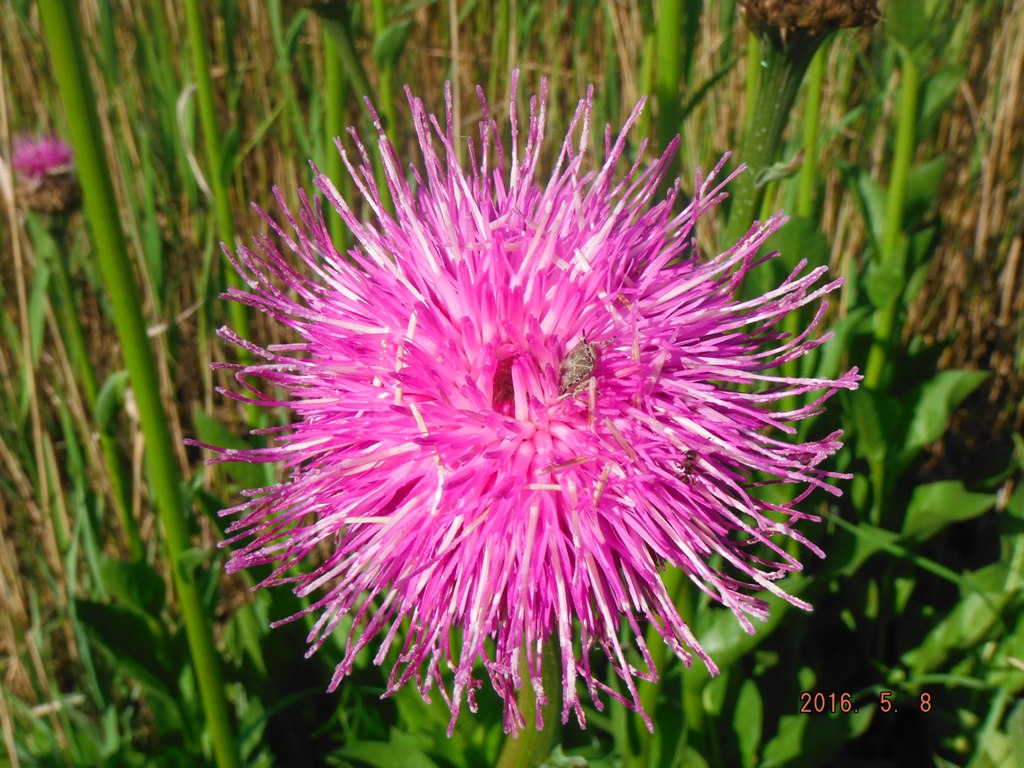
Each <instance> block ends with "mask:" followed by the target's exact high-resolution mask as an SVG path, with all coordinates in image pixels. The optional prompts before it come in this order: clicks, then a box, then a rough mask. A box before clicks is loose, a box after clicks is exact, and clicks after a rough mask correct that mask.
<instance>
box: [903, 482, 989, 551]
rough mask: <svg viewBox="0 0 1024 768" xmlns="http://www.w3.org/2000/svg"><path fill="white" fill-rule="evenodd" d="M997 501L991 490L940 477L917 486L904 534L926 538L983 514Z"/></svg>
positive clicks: (904, 523)
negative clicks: (981, 490) (971, 488)
mask: <svg viewBox="0 0 1024 768" xmlns="http://www.w3.org/2000/svg"><path fill="white" fill-rule="evenodd" d="M994 505H995V496H994V495H993V494H990V493H974V492H972V491H968V490H967V489H966V488H964V484H963V482H961V481H960V480H940V481H939V482H936V483H929V484H927V485H919V486H917V487H916V488H914V492H913V494H912V495H911V497H910V503H909V504H908V505H907V513H906V517H905V518H904V521H903V534H904V535H905V536H911V537H914V538H915V539H918V540H920V541H923V540H925V539H928V538H930V537H931V536H934V535H935V534H936V533H938V532H939V531H941V530H942V529H943V528H945V527H946V526H947V525H951V524H953V523H959V522H961V521H963V520H970V519H972V518H975V517H978V516H979V515H983V514H984V513H985V512H987V511H988V510H990V509H992V507H993V506H994Z"/></svg>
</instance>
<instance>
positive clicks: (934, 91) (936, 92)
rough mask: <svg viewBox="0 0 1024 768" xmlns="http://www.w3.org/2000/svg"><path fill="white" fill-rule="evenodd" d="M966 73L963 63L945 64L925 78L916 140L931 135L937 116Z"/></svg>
mask: <svg viewBox="0 0 1024 768" xmlns="http://www.w3.org/2000/svg"><path fill="white" fill-rule="evenodd" d="M966 74H967V70H966V69H965V68H964V67H963V65H961V64H959V63H956V64H946V65H945V66H943V67H942V68H941V69H940V70H939V71H938V72H935V73H934V74H931V75H929V76H928V78H927V79H926V80H925V82H924V88H923V89H922V93H921V118H920V120H919V121H918V125H917V138H918V141H924V140H925V139H926V138H928V137H929V136H931V135H932V131H933V130H934V129H935V124H936V123H937V122H938V120H939V117H940V116H941V115H942V113H943V112H944V111H945V110H946V109H947V108H948V107H950V106H951V105H952V103H953V99H954V98H955V97H956V95H957V93H958V92H959V90H960V84H961V83H962V82H963V81H964V76H965V75H966Z"/></svg>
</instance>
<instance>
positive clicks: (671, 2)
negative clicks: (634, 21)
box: [654, 0, 686, 147]
mask: <svg viewBox="0 0 1024 768" xmlns="http://www.w3.org/2000/svg"><path fill="white" fill-rule="evenodd" d="M682 26H683V3H682V0H658V21H657V24H655V27H654V50H655V60H656V61H657V64H656V66H655V68H654V73H655V74H654V93H655V95H656V96H657V97H658V125H657V128H658V144H659V146H661V147H665V146H666V145H667V144H668V143H669V141H671V139H672V137H674V136H675V135H676V134H677V133H679V122H680V113H681V111H682V103H681V99H682V96H681V94H680V92H679V81H680V79H681V78H685V76H686V75H685V73H684V72H681V71H680V65H681V64H682V51H681V50H680V49H681V43H682Z"/></svg>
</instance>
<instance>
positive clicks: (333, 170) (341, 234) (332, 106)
mask: <svg viewBox="0 0 1024 768" xmlns="http://www.w3.org/2000/svg"><path fill="white" fill-rule="evenodd" d="M324 90H325V91H327V97H326V98H327V106H326V109H325V115H324V122H325V124H326V128H327V151H326V157H325V159H324V173H326V174H327V178H329V179H330V180H331V181H333V182H334V184H335V186H337V187H338V189H339V191H341V190H342V187H343V185H344V183H345V182H346V180H347V174H346V173H345V166H344V163H342V162H341V154H340V153H339V152H338V148H337V147H336V146H335V145H334V140H335V139H336V138H339V137H340V136H342V135H343V134H344V133H345V78H344V77H343V75H342V68H341V56H339V55H338V51H337V50H336V49H335V47H334V45H332V44H331V41H330V37H329V36H328V34H327V31H326V30H325V31H324ZM342 194H345V193H344V192H342ZM327 226H328V228H329V229H330V232H331V239H332V240H333V241H334V247H335V248H337V249H338V250H340V251H344V250H345V249H346V248H347V247H348V228H347V227H346V226H345V222H344V221H342V219H341V216H339V215H337V214H329V215H328V216H327Z"/></svg>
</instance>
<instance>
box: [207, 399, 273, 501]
mask: <svg viewBox="0 0 1024 768" xmlns="http://www.w3.org/2000/svg"><path fill="white" fill-rule="evenodd" d="M194 424H195V427H196V434H197V435H198V436H199V439H200V441H202V442H204V443H206V444H207V445H216V446H219V447H221V448H230V449H232V450H237V451H244V450H248V449H249V448H250V447H251V446H250V445H249V444H248V443H247V442H246V441H245V440H242V439H241V438H239V437H237V436H236V435H234V434H233V433H232V432H231V430H229V429H228V428H227V427H225V426H224V425H223V424H222V423H221V422H219V421H217V419H215V418H213V417H212V416H210V415H209V414H207V413H206V411H203V410H196V412H195V414H194ZM219 466H222V467H223V468H224V470H225V471H226V472H227V473H228V477H229V478H231V480H232V481H234V482H235V483H238V485H240V486H242V487H243V488H257V487H260V486H262V485H263V467H262V466H260V465H259V464H252V463H249V462H245V461H225V462H222V463H220V464H219Z"/></svg>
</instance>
